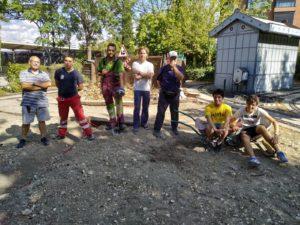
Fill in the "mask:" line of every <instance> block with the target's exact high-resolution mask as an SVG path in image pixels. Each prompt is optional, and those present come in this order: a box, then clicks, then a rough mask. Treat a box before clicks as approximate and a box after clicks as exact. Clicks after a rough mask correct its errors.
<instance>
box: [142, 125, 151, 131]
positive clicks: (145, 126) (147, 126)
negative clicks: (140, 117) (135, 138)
mask: <svg viewBox="0 0 300 225" xmlns="http://www.w3.org/2000/svg"><path fill="white" fill-rule="evenodd" d="M142 127H143V128H144V129H145V130H149V129H150V127H149V125H148V124H145V125H142Z"/></svg>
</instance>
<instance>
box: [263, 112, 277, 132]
mask: <svg viewBox="0 0 300 225" xmlns="http://www.w3.org/2000/svg"><path fill="white" fill-rule="evenodd" d="M265 117H266V118H267V119H268V120H269V121H270V122H271V123H272V125H273V127H274V136H275V135H278V134H279V126H278V123H277V121H276V120H275V119H274V118H273V117H272V116H270V115H269V114H268V115H265Z"/></svg>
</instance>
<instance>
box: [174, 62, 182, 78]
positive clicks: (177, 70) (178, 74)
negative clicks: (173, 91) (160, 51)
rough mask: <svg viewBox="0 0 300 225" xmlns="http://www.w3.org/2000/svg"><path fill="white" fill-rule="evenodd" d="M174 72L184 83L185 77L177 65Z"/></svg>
mask: <svg viewBox="0 0 300 225" xmlns="http://www.w3.org/2000/svg"><path fill="white" fill-rule="evenodd" d="M173 71H174V73H175V76H176V77H177V79H178V80H180V81H182V80H183V79H184V75H183V74H182V73H181V72H180V71H179V69H178V68H177V66H176V65H175V66H174V67H173Z"/></svg>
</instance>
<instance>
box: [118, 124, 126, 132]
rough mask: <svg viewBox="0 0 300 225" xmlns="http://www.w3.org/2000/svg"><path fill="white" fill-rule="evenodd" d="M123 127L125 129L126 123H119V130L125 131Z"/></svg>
mask: <svg viewBox="0 0 300 225" xmlns="http://www.w3.org/2000/svg"><path fill="white" fill-rule="evenodd" d="M125 129H126V125H125V124H123V123H120V124H119V131H125Z"/></svg>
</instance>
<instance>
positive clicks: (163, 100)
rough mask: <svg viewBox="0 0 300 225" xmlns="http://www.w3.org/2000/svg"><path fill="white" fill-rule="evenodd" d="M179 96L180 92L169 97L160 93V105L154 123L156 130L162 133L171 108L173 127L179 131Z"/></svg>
mask: <svg viewBox="0 0 300 225" xmlns="http://www.w3.org/2000/svg"><path fill="white" fill-rule="evenodd" d="M179 96H180V91H178V93H176V94H175V95H167V94H166V93H165V92H163V91H162V90H161V91H160V92H159V98H158V105H157V114H156V118H155V123H154V130H155V131H160V130H161V128H162V125H163V123H164V119H165V112H166V110H167V108H168V106H170V113H171V120H172V122H171V126H172V129H173V130H174V129H177V127H178V114H179V113H178V108H179Z"/></svg>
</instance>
